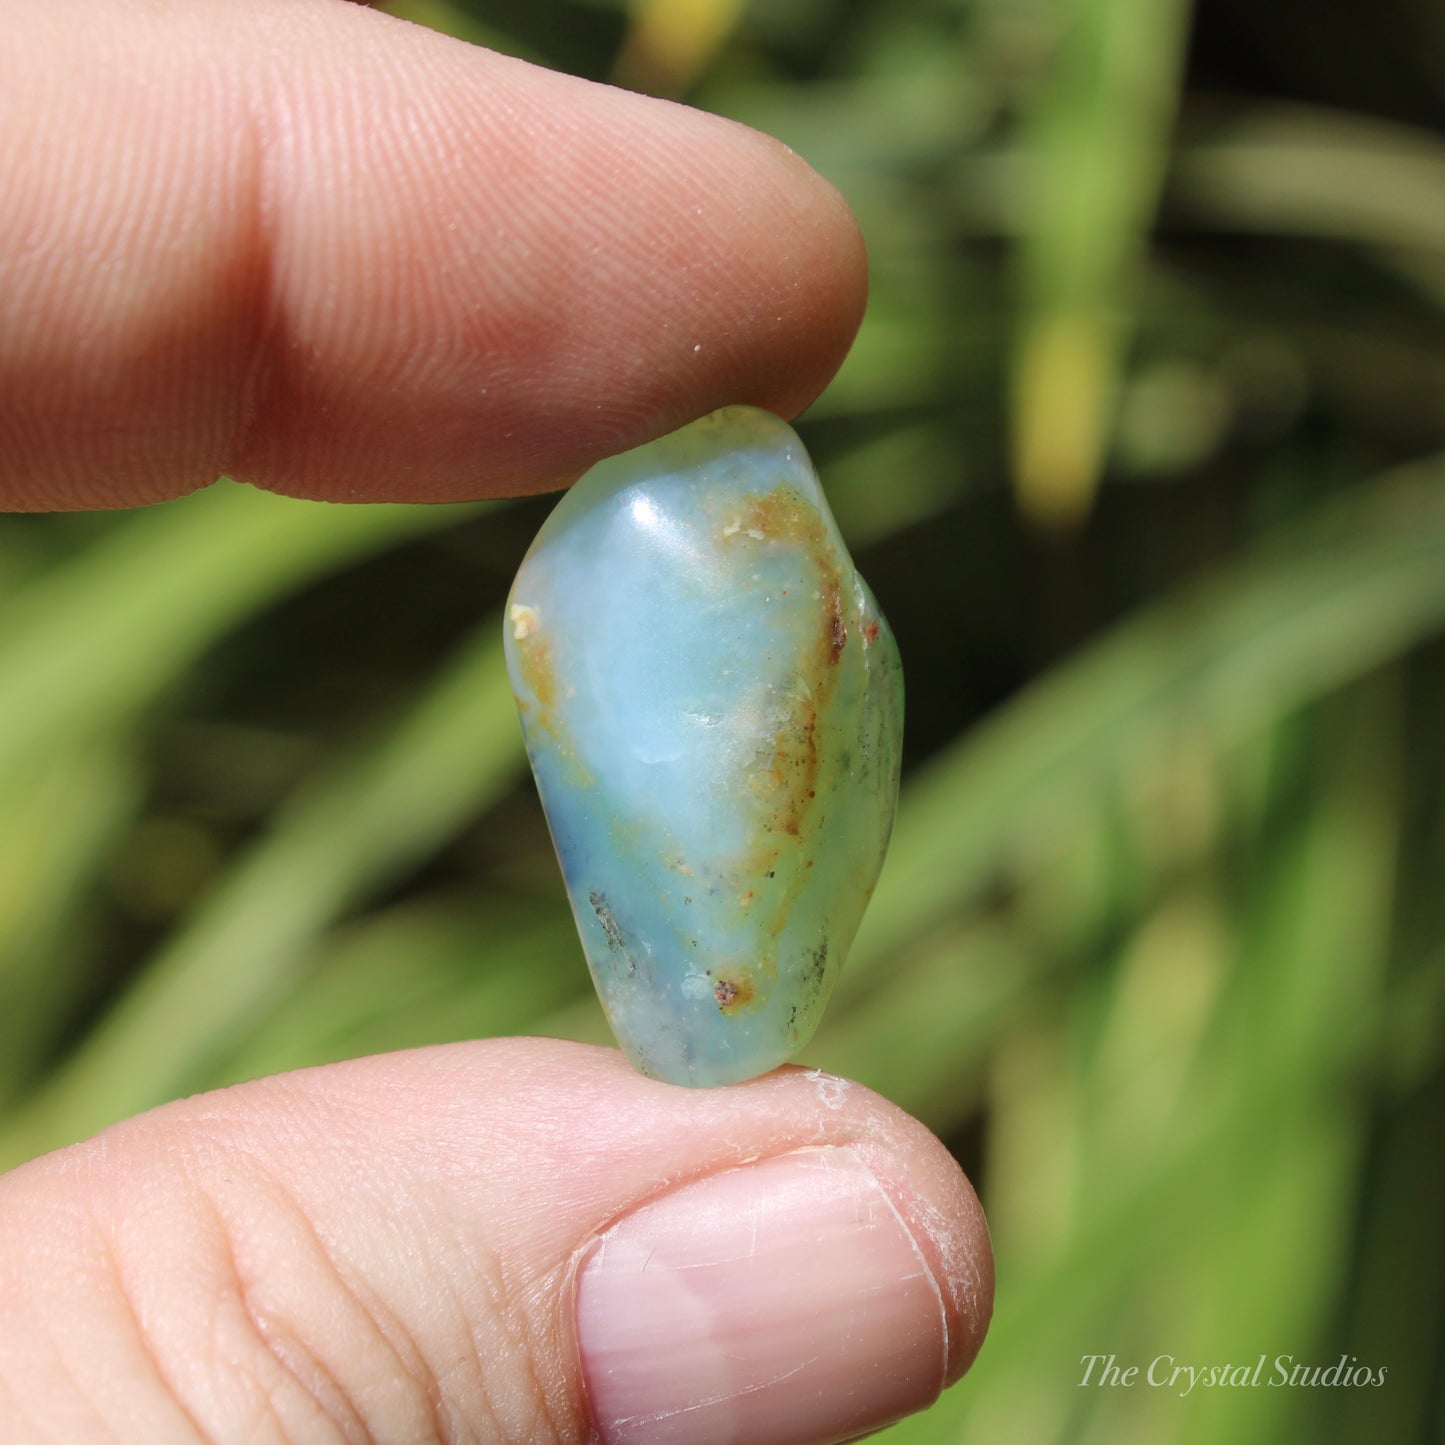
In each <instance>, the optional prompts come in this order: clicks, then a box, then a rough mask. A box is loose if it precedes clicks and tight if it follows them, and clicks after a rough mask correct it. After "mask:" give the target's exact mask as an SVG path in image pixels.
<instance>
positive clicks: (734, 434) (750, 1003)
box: [506, 407, 903, 1085]
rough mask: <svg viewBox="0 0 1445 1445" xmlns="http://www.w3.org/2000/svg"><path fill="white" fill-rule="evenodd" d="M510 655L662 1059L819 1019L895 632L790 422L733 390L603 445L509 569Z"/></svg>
mask: <svg viewBox="0 0 1445 1445" xmlns="http://www.w3.org/2000/svg"><path fill="white" fill-rule="evenodd" d="M506 649H507V666H508V669H509V672H510V675H511V680H512V687H513V690H514V692H515V693H516V697H517V706H518V708H519V710H520V713H521V719H522V731H523V733H524V735H525V738H526V743H527V752H528V755H529V756H530V758H531V762H532V769H533V771H534V773H535V774H536V778H537V786H538V790H539V791H540V793H541V796H542V804H543V807H544V808H545V810H546V813H547V820H548V823H549V825H550V827H551V830H552V838H553V841H554V843H555V844H556V848H557V856H558V858H559V859H560V861H561V864H562V873H563V877H564V879H565V880H566V884H567V892H568V895H569V897H570V898H571V901H572V910H573V913H574V915H575V916H576V920H577V928H578V931H579V932H580V934H581V936H582V945H583V948H584V950H585V952H586V955H587V961H588V964H589V965H590V967H591V970H592V976H593V979H594V980H595V982H596V985H597V991H598V994H599V995H600V997H601V1000H602V1005H603V1008H604V1009H605V1010H606V1012H607V1017H608V1019H609V1021H610V1022H611V1025H612V1029H613V1032H614V1033H615V1034H616V1035H617V1039H618V1041H619V1042H620V1043H621V1045H622V1047H623V1049H624V1050H625V1051H626V1052H627V1054H628V1056H629V1057H630V1058H631V1059H632V1061H633V1063H634V1064H635V1065H636V1066H637V1067H638V1068H639V1069H640V1070H641V1071H642V1072H643V1073H645V1074H649V1075H651V1076H653V1077H654V1078H658V1079H666V1080H669V1081H671V1082H673V1083H678V1084H697V1085H706V1084H726V1083H732V1082H736V1081H737V1080H740V1079H747V1078H751V1077H753V1076H754V1075H756V1074H761V1073H765V1072H766V1071H767V1070H769V1069H771V1068H773V1067H775V1066H776V1065H778V1064H780V1063H782V1062H784V1061H785V1060H786V1059H788V1058H789V1057H791V1056H792V1055H793V1054H794V1053H795V1052H796V1051H797V1050H798V1049H799V1048H800V1047H802V1045H803V1044H805V1043H806V1042H807V1041H808V1039H809V1037H810V1036H811V1035H812V1033H813V1030H814V1028H815V1027H816V1025H817V1022H818V1019H819V1017H820V1015H821V1014H822V1011H823V1007H824V1005H825V1003H826V1002H827V999H828V995H829V993H830V992H831V990H832V986H833V982H834V980H835V978H836V977H837V974H838V970H839V968H840V967H841V966H842V963H843V960H844V957H845V955H846V954H847V952H848V948H849V946H850V944H851V943H852V941H853V936H854V934H855V933H856V931H857V928H858V924H859V921H860V919H861V918H862V916H863V910H864V908H865V907H866V905H867V902H868V898H869V896H870V894H871V893H872V891H873V887H874V884H875V883H876V882H877V879H878V872H879V869H880V868H881V867H882V864H883V854H884V851H885V849H886V848H887V844H888V835H889V832H890V830H891V828H892V825H893V811H894V805H895V802H896V800H897V795H898V763H899V751H900V742H901V736H902V727H903V686H902V672H901V669H900V666H899V661H898V649H897V647H896V645H895V643H894V641H893V637H892V634H891V633H890V632H889V630H888V626H887V623H886V622H885V621H884V620H883V616H882V614H881V613H880V612H879V610H878V605H877V603H876V602H875V601H874V600H873V596H872V594H871V593H870V592H869V591H868V588H867V587H866V586H865V585H864V583H863V579H862V578H861V577H859V576H858V573H857V572H856V570H855V569H854V567H853V563H852V560H851V559H850V557H849V556H848V552H847V549H846V548H845V547H844V545H843V540H842V538H841V537H840V536H839V533H838V528H837V525H836V524H835V522H834V521H833V517H832V514H831V513H830V512H829V510H828V504H827V502H826V500H825V499H824V496H823V492H822V489H821V488H820V486H819V484H818V478H817V476H816V474H815V473H814V471H813V468H812V465H811V464H810V462H809V461H808V457H807V454H806V453H805V452H804V450H803V446H802V444H801V442H799V440H798V438H797V436H796V435H795V434H794V432H793V431H792V430H791V428H789V427H788V426H787V425H785V424H784V423H783V422H781V421H779V420H778V419H777V418H776V417H773V416H770V415H769V414H768V413H766V412H762V411H757V410H754V409H753V408H750V407H728V408H726V409H725V410H723V411H719V412H716V413H714V414H713V415H712V416H709V417H705V418H703V419H702V420H701V421H698V422H695V423H693V424H692V425H691V426H688V427H684V428H683V429H682V430H681V431H678V432H674V433H673V434H672V435H671V436H667V437H663V438H662V439H661V440H660V441H655V442H651V443H649V444H648V445H647V446H643V447H639V448H638V449H637V450H636V451H632V452H628V453H626V454H624V455H622V456H618V457H613V458H611V459H610V460H608V461H605V462H602V463H601V464H600V465H598V466H596V467H594V468H593V469H592V470H591V471H590V472H588V473H587V475H586V476H585V477H583V478H582V480H581V481H580V482H578V483H577V485H576V486H575V487H574V488H573V489H572V490H571V491H570V492H569V493H568V494H567V495H566V496H565V497H564V498H563V499H562V501H561V502H560V503H559V504H558V506H557V508H556V510H555V511H554V512H553V513H552V515H551V516H550V517H549V518H548V519H547V521H546V523H545V524H544V525H543V527H542V530H541V531H540V532H539V533H538V535H537V539H536V541H535V542H534V543H533V545H532V548H531V550H530V551H529V552H528V554H527V556H526V559H525V560H524V561H523V563H522V566H521V569H520V570H519V572H518V573H517V580H516V582H515V583H514V584H513V586H512V593H511V597H510V599H509V602H508V608H507V616H506Z"/></svg>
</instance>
